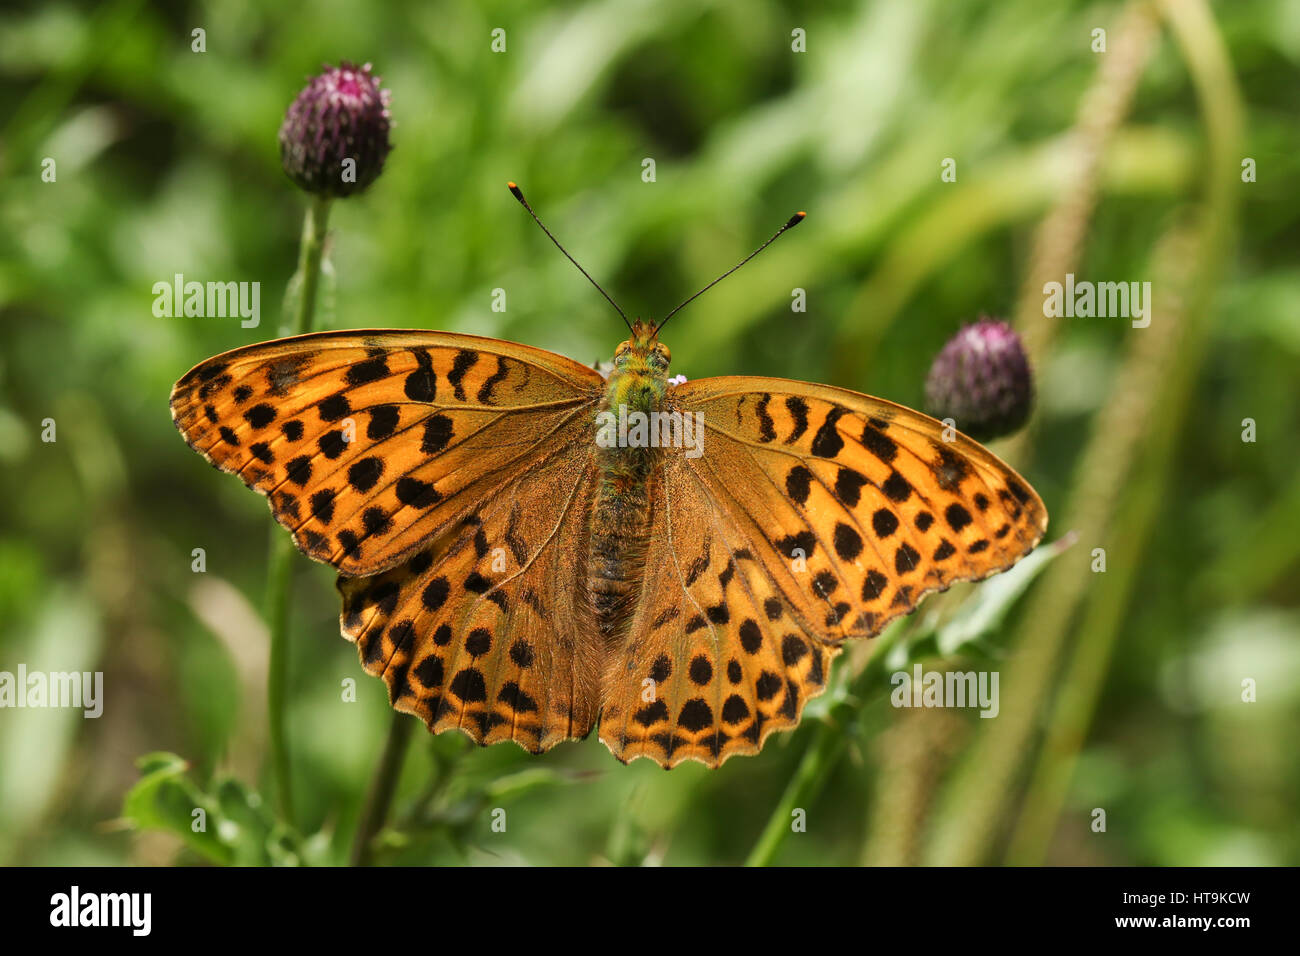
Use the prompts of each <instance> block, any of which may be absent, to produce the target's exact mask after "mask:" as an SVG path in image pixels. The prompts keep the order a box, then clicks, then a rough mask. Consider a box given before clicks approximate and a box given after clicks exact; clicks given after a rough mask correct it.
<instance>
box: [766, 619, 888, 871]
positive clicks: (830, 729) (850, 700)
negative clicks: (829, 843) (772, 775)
mask: <svg viewBox="0 0 1300 956" xmlns="http://www.w3.org/2000/svg"><path fill="white" fill-rule="evenodd" d="M903 630H904V629H903V627H902V626H901V622H899V623H896V624H895V625H894V626H893V627H890V628H889V629H888V630H886V631H885V633H883V634H881V635H880V637H879V638H878V640H877V643H876V647H875V649H874V651H873V652H872V655H871V657H870V658H869V659H868V660H867V663H866V665H865V666H864V667H863V668H862V672H861V673H860V674H859V675H858V676H857V677H856V678H855V679H854V681H853V686H852V688H851V689H850V692H849V694H848V697H847V698H846V699H845V700H842V701H840V702H839V703H837V704H836V705H835V706H834V707H832V708H831V710H830V713H828V714H827V715H826V717H825V718H823V719H822V721H821V722H820V723H818V725H817V729H816V731H815V732H814V734H813V739H812V742H811V743H810V744H809V745H808V749H807V750H806V751H805V752H804V755H803V759H802V760H801V761H799V766H798V768H797V769H796V770H795V772H794V776H793V777H791V778H790V782H789V783H788V784H786V788H785V792H784V793H783V794H781V799H780V800H779V801H778V802H777V805H776V808H775V809H774V810H773V811H772V815H771V816H770V817H768V820H767V823H766V825H765V826H764V827H763V832H762V833H761V834H759V837H758V841H757V842H756V843H755V844H754V848H753V849H752V850H751V851H750V853H749V856H748V857H747V858H746V860H745V865H746V866H769V865H771V863H772V861H773V860H774V859H775V858H776V853H777V851H778V850H779V849H780V848H781V844H782V843H784V842H785V838H786V836H787V835H788V834H789V833H790V832H791V830H790V820H791V815H792V814H793V812H794V811H795V810H796V809H797V808H803V809H807V808H808V805H809V804H810V803H812V802H813V801H814V800H815V799H816V798H817V794H818V793H820V792H821V789H822V785H823V784H824V783H825V782H826V778H827V776H829V774H830V772H831V770H833V769H834V767H835V765H836V764H837V763H838V762H839V759H840V757H841V756H842V755H843V754H844V749H845V747H846V746H847V745H848V741H849V729H850V728H851V727H852V726H853V725H854V722H855V720H856V718H857V715H858V714H859V713H860V711H861V708H862V704H863V702H864V701H865V700H866V699H867V698H869V697H870V696H872V695H873V694H874V693H875V692H876V691H878V690H879V689H881V688H884V687H887V686H888V682H887V681H886V680H885V658H886V656H888V654H889V651H890V649H891V648H893V646H894V645H895V644H896V643H898V640H899V638H900V637H901V636H902V634H903Z"/></svg>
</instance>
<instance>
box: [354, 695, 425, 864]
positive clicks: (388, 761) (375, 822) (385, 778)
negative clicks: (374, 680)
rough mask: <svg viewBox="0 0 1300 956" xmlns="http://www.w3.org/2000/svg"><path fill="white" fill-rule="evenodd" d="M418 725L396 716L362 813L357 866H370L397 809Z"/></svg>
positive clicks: (404, 716) (356, 839) (405, 716)
mask: <svg viewBox="0 0 1300 956" xmlns="http://www.w3.org/2000/svg"><path fill="white" fill-rule="evenodd" d="M414 723H415V722H414V721H413V720H412V719H411V717H410V715H408V714H402V713H398V712H396V711H394V712H393V722H392V723H391V724H389V726H388V739H387V740H386V741H385V742H384V753H383V755H382V756H381V757H380V758H379V767H378V768H377V769H376V770H375V776H374V779H372V780H371V781H370V792H369V793H367V794H366V802H365V806H363V807H362V809H361V817H360V818H359V819H358V820H357V830H356V833H355V834H354V835H353V837H352V856H351V863H352V865H353V866H369V865H370V858H371V849H372V846H371V845H372V844H373V843H374V839H375V835H376V834H377V833H378V832H379V831H380V829H381V828H382V827H383V825H384V821H385V820H387V819H388V811H389V808H390V807H392V805H393V795H394V794H395V793H396V792H397V780H398V778H399V777H400V776H401V775H402V764H403V762H404V761H405V759H406V746H407V744H408V743H409V742H410V740H411V727H412V726H413V725H414Z"/></svg>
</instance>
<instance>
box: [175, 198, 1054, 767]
mask: <svg viewBox="0 0 1300 956" xmlns="http://www.w3.org/2000/svg"><path fill="white" fill-rule="evenodd" d="M511 191H512V192H514V193H515V196H516V198H517V199H518V200H519V201H520V202H521V203H522V204H523V205H524V206H525V208H526V209H528V211H529V213H530V214H532V215H533V218H534V219H537V217H536V214H535V213H533V212H532V208H531V207H530V206H528V204H527V202H526V200H524V198H523V194H522V193H521V192H519V191H518V187H516V186H515V185H514V184H511ZM801 218H802V213H801V214H799V215H798V216H796V217H794V218H792V219H791V220H790V221H789V222H788V223H786V225H785V226H784V227H782V230H781V231H779V232H778V233H777V236H779V235H780V234H781V232H784V231H785V229H788V228H790V227H791V226H792V225H794V224H796V223H797V222H798V221H799V220H800V219H801ZM537 222H538V224H539V225H541V221H540V219H538V220H537ZM542 228H543V229H544V230H545V229H546V227H545V226H542ZM547 235H548V236H550V232H549V230H547ZM551 238H552V240H553V241H554V237H553V236H551ZM775 238H776V236H773V237H772V239H769V240H768V243H770V242H771V241H772V240H773V239H775ZM556 245H557V246H558V245H559V243H558V242H556ZM766 245H767V243H764V245H763V246H760V247H759V250H756V251H755V253H754V255H756V254H757V252H758V251H761V249H762V248H764V247H765V246H766ZM560 248H561V251H564V250H563V247H562V246H561V247H560ZM565 255H566V256H568V253H567V252H565ZM752 257H753V255H751V256H750V257H749V258H752ZM569 258H570V259H571V260H572V257H569ZM744 261H748V259H746V260H744ZM574 264H575V265H577V263H576V262H574ZM741 264H742V265H743V264H744V262H742V263H741ZM736 268H739V266H737V267H736ZM579 269H581V266H579ZM731 271H735V270H734V269H733V270H731ZM583 274H584V275H586V272H585V270H583ZM729 274H730V273H726V275H729ZM588 278H590V276H588ZM720 278H721V277H720ZM716 281H718V280H715V282H716ZM593 284H595V283H594V280H593ZM712 284H713V283H711V284H710V286H711V285H712ZM597 288H598V289H599V288H600V287H599V286H597ZM705 288H706V289H707V288H709V286H706V287H705ZM600 291H601V293H602V294H605V293H604V290H603V289H601V290H600ZM701 291H704V290H701ZM698 294H699V293H697V295H698ZM606 298H607V299H608V298H609V296H608V295H606ZM693 298H694V296H692V299H693ZM609 301H610V302H611V303H613V300H612V299H610V300H609ZM689 301H691V300H690V299H688V300H687V302H689ZM685 304H686V303H683V305H685ZM615 308H616V309H617V308H618V306H617V305H616V304H615ZM678 308H679V309H680V308H681V306H679V307H678ZM676 311H677V309H675V310H673V312H672V313H669V317H671V315H672V314H675V313H676ZM619 312H620V314H623V313H622V310H621V309H619ZM624 321H625V322H627V319H626V316H624ZM666 321H667V319H666V318H665V319H664V320H663V321H661V322H660V323H658V324H657V325H655V324H652V323H649V322H643V321H641V320H637V321H635V322H629V323H628V326H629V330H630V335H629V337H628V339H627V340H626V341H624V342H623V343H622V344H620V345H619V346H618V348H617V350H616V351H615V353H614V360H613V368H612V370H611V371H610V373H609V374H608V376H607V377H606V376H604V375H602V374H601V373H600V372H598V371H596V370H595V369H592V368H588V367H587V366H585V365H582V364H581V363H579V362H576V361H574V360H572V359H569V358H565V357H564V356H561V355H557V354H554V353H552V352H548V351H543V350H541V349H537V348H532V347H529V346H527V345H520V344H515V343H512V342H506V341H502V340H498V339H492V338H483V337H479V336H474V335H467V334H458V333H450V332H434V331H417V330H363V331H346V332H320V333H313V334H307V335H301V336H296V337H293V338H287V339H280V340H278V341H272V342H266V343H262V344H257V345H250V346H247V347H244V348H238V349H235V350H234V351H231V352H226V353H224V354H222V355H218V356H216V357H214V358H211V359H208V360H207V361H205V362H202V363H201V364H199V365H197V366H196V367H195V368H193V369H192V370H190V371H189V372H188V373H187V374H186V375H184V376H183V377H182V378H181V379H180V380H179V381H178V382H177V383H176V385H175V387H174V389H173V391H172V395H171V411H172V417H173V420H174V422H175V424H176V426H177V428H178V429H179V430H180V432H181V434H182V435H183V437H184V438H185V440H186V442H188V443H189V445H190V446H191V447H192V448H194V450H195V451H197V452H198V453H199V454H201V455H202V456H203V457H204V458H206V459H207V460H208V461H209V462H210V463H211V464H213V465H214V466H216V467H217V468H219V469H220V470H222V471H226V472H230V473H232V474H235V475H237V476H238V477H239V478H240V479H241V480H242V481H243V482H244V483H245V484H246V485H248V486H249V487H250V488H253V489H254V490H256V491H258V492H260V493H261V494H263V495H265V496H266V497H267V499H268V501H269V504H270V508H271V512H272V514H273V515H274V517H275V520H276V521H278V522H279V523H280V524H281V525H283V526H284V527H285V528H286V529H288V531H289V532H290V533H291V534H292V536H293V540H294V542H295V544H296V545H297V546H298V548H299V549H301V550H302V551H303V552H304V553H305V554H307V555H308V556H309V557H311V558H314V559H316V560H318V561H322V562H325V563H327V564H330V565H332V566H333V567H334V568H335V569H337V570H338V572H339V577H338V584H337V586H338V590H339V591H340V593H341V594H342V599H343V608H342V614H341V628H342V632H343V635H344V637H346V638H347V639H348V640H351V641H353V642H355V643H356V645H357V647H358V652H359V656H360V660H361V664H362V666H363V667H364V669H365V670H366V671H367V672H368V673H370V674H372V675H376V676H379V677H381V678H382V679H383V680H384V681H385V683H386V684H387V687H388V692H389V697H390V701H391V703H392V706H393V707H394V708H396V709H397V710H398V711H400V712H403V713H409V714H414V715H417V716H418V717H420V718H421V719H422V720H423V721H424V722H425V723H426V724H427V725H428V727H429V729H430V730H431V731H432V732H435V733H439V732H443V731H447V730H453V729H455V730H460V731H462V732H464V733H465V734H467V735H468V736H469V737H470V738H472V739H473V740H474V741H476V742H477V743H479V744H483V745H486V744H491V743H496V742H499V741H505V740H512V741H514V742H515V743H517V744H519V745H520V746H522V747H524V748H525V749H527V750H529V751H531V752H534V753H540V752H542V751H545V750H548V749H550V748H552V747H554V746H555V745H556V744H558V743H560V742H561V741H565V740H570V739H575V738H583V737H585V736H587V735H588V734H589V733H590V732H591V731H592V729H593V728H595V727H596V726H597V725H598V726H599V737H600V739H601V741H603V742H604V744H605V745H606V746H607V747H608V748H609V750H610V751H611V752H612V753H613V755H614V756H615V757H617V758H618V759H619V760H621V761H623V762H628V761H631V760H633V759H635V758H638V757H648V758H650V759H651V760H654V761H656V762H657V763H659V764H660V765H662V766H664V767H672V766H675V765H676V764H678V763H680V762H682V761H684V760H697V761H700V762H702V763H704V764H706V765H708V766H710V767H715V766H718V765H720V764H721V763H722V762H723V761H725V760H726V759H728V758H729V757H731V756H733V755H736V754H754V753H757V752H758V751H759V750H760V748H761V747H762V746H763V743H764V741H765V740H766V739H767V738H768V736H769V735H770V734H772V733H774V732H776V731H779V730H788V729H790V728H793V727H794V726H796V725H797V724H798V722H799V719H800V715H801V713H802V711H803V708H804V706H805V705H806V704H807V702H808V701H809V700H810V699H811V698H813V697H815V696H817V695H818V694H819V693H821V692H822V690H823V689H824V688H825V686H826V682H827V678H828V675H829V668H830V664H831V661H832V659H833V658H834V657H835V656H836V655H837V654H838V653H839V651H840V649H841V647H842V646H843V645H844V642H845V641H847V640H849V639H852V638H866V637H871V636H873V635H875V634H877V633H879V632H880V631H881V629H882V628H884V627H885V625H886V624H888V623H889V622H890V621H891V620H893V619H894V618H896V617H898V616H899V615H902V614H906V613H908V612H910V611H912V610H913V609H914V608H915V607H916V606H917V603H918V602H919V601H920V600H921V598H922V597H923V596H924V595H926V594H928V593H930V592H932V591H941V590H944V589H946V588H947V587H949V586H950V585H951V584H953V583H954V582H958V581H973V580H977V579H980V578H984V577H987V576H988V575H990V574H993V573H996V572H998V571H1002V570H1005V569H1007V568H1009V567H1011V566H1012V565H1013V564H1015V562H1016V561H1017V560H1019V559H1020V558H1021V557H1022V556H1024V555H1025V554H1027V553H1028V552H1029V551H1030V550H1032V549H1033V547H1034V546H1035V545H1036V544H1037V543H1038V541H1039V539H1040V538H1041V537H1042V535H1043V533H1044V531H1045V529H1046V525H1047V512H1046V509H1045V508H1044V506H1043V503H1042V501H1041V500H1040V499H1039V497H1038V495H1037V494H1035V492H1034V491H1033V489H1032V488H1031V487H1030V486H1029V485H1028V483H1026V482H1025V481H1024V479H1022V478H1021V477H1020V476H1019V475H1018V474H1016V472H1015V471H1013V470H1012V469H1011V468H1010V467H1008V466H1007V465H1006V464H1005V463H1003V462H1002V461H1001V460H999V459H998V458H997V457H996V456H994V455H993V454H992V453H990V452H989V451H988V450H986V449H985V448H984V447H982V446H981V445H979V444H977V443H976V442H974V441H973V440H971V439H969V438H967V437H965V436H964V435H961V434H960V433H953V432H949V433H948V434H947V435H946V436H945V429H944V426H943V425H942V424H941V423H939V422H937V421H935V420H933V419H931V418H929V417H927V416H925V415H922V414H921V413H919V412H916V411H913V410H911V409H909V408H905V407H903V406H901V405H896V404H893V403H892V402H888V401H885V400H883V399H879V398H872V397H870V396H868V395H863V394H859V393H857V392H854V391H849V390H847V389H843V388H835V387H831V386H826V385H814V384H807V383H803V382H797V381H790V380H786V379H781V378H765V377H748V376H723V377H718V378H704V379H696V380H691V381H684V382H683V381H681V380H680V379H679V378H670V377H669V374H668V370H669V364H670V353H669V350H668V347H667V346H666V345H665V344H664V343H663V342H661V341H660V340H659V331H660V329H661V328H662V327H663V323H664V322H666ZM945 438H950V439H951V440H945Z"/></svg>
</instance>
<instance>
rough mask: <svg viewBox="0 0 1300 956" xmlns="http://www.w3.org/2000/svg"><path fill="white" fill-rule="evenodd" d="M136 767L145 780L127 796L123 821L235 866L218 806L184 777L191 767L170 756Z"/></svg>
mask: <svg viewBox="0 0 1300 956" xmlns="http://www.w3.org/2000/svg"><path fill="white" fill-rule="evenodd" d="M136 764H137V766H139V767H140V769H141V771H142V772H143V773H144V776H143V777H142V778H141V779H140V781H139V782H138V783H137V784H136V785H135V786H134V787H132V788H131V789H130V790H129V791H128V792H127V795H126V798H125V799H124V800H123V803H122V816H123V818H125V819H126V820H127V821H128V822H129V823H130V824H131V825H132V826H133V827H135V828H136V829H140V830H163V831H165V832H168V833H173V834H175V835H176V836H178V837H180V838H181V839H182V840H183V841H184V842H185V845H186V846H188V847H189V848H190V849H192V850H194V851H195V852H196V853H198V854H199V855H201V856H203V857H205V858H207V859H209V860H211V861H212V862H214V863H223V864H229V863H232V862H234V859H235V852H234V849H233V848H232V846H231V845H230V844H228V843H226V842H225V841H224V840H223V839H222V836H221V828H220V826H219V825H218V824H219V820H220V816H221V815H220V811H219V809H218V805H217V802H216V801H215V800H214V799H213V798H212V797H210V796H209V795H207V794H205V793H204V792H203V791H202V790H200V789H199V787H198V786H197V785H196V784H195V783H194V782H193V781H192V780H190V779H189V778H188V777H187V776H186V775H185V774H186V771H187V770H188V769H189V764H188V763H187V762H186V761H185V760H184V759H182V758H181V757H178V756H177V755H176V754H170V753H151V754H146V755H145V756H143V757H141V758H140V759H139V760H138V761H136ZM196 810H202V811H203V812H202V813H201V814H198V815H196V814H195V811H196Z"/></svg>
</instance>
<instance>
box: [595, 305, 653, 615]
mask: <svg viewBox="0 0 1300 956" xmlns="http://www.w3.org/2000/svg"><path fill="white" fill-rule="evenodd" d="M668 362H669V352H668V348H667V346H665V345H663V344H662V343H660V342H659V341H658V340H657V338H656V337H655V333H654V328H653V326H650V325H648V324H646V323H643V322H639V321H638V322H637V323H636V325H635V326H634V327H633V335H632V338H631V339H629V340H628V341H626V342H623V343H622V344H621V345H620V346H619V347H618V349H617V350H616V351H615V353H614V371H613V372H612V373H611V374H610V376H609V381H608V385H607V387H606V389H605V396H604V399H603V400H602V401H601V404H600V409H599V411H598V413H597V427H598V428H599V427H600V426H601V424H604V425H605V427H606V435H607V436H608V437H609V438H611V439H614V440H605V441H598V442H597V453H596V461H597V464H598V465H599V467H600V471H601V480H600V483H599V485H598V487H597V492H596V501H595V504H594V507H593V508H592V512H591V537H590V545H589V550H588V562H587V587H588V592H589V595H590V598H591V602H592V607H593V608H594V609H595V612H596V619H597V622H598V623H599V625H600V629H601V632H602V633H603V634H604V635H605V636H606V638H607V639H609V640H613V639H616V638H617V637H618V635H619V634H620V633H621V632H622V630H623V628H624V626H625V625H626V624H627V621H628V619H629V618H630V616H631V612H632V609H633V608H634V607H635V604H636V594H637V589H638V587H639V585H640V581H641V578H642V574H643V571H644V568H645V551H646V542H647V537H648V534H649V527H650V520H649V519H650V508H649V502H650V494H649V488H650V483H651V482H652V481H653V480H654V479H655V477H656V472H657V470H658V467H659V463H660V461H661V456H662V454H663V452H664V449H662V448H658V447H652V446H651V445H650V444H648V443H646V442H644V441H638V440H637V439H636V435H637V431H636V424H635V423H636V418H635V416H636V415H644V416H649V415H651V414H653V413H655V412H659V411H661V410H663V408H664V405H665V401H666V398H667V394H668ZM629 421H631V422H632V423H633V428H632V429H631V430H629V429H628V427H627V423H628V422H629Z"/></svg>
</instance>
